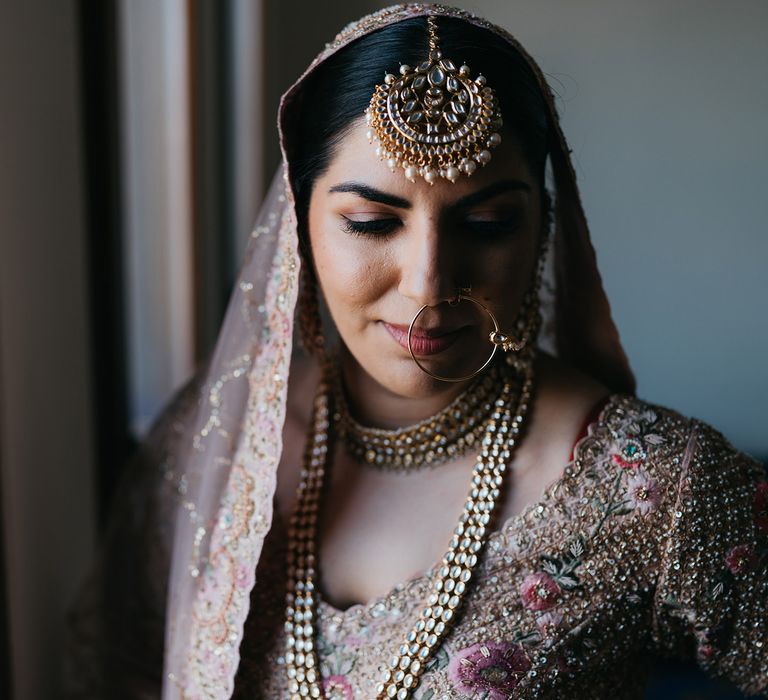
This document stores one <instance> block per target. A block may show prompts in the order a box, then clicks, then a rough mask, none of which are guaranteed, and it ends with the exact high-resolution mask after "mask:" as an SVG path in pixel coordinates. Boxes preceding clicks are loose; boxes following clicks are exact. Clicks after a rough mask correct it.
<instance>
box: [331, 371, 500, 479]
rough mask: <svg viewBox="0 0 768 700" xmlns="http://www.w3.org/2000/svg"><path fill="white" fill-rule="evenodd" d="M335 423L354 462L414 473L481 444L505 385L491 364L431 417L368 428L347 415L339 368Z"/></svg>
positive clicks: (335, 393) (335, 395) (335, 397)
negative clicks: (402, 424)
mask: <svg viewBox="0 0 768 700" xmlns="http://www.w3.org/2000/svg"><path fill="white" fill-rule="evenodd" d="M332 381H333V389H334V391H333V400H334V409H335V413H334V416H333V418H334V425H335V427H336V430H337V435H338V436H339V439H341V440H342V441H343V443H344V446H345V447H346V449H347V452H349V454H350V455H352V456H353V457H354V458H355V459H356V460H357V461H358V462H361V463H363V464H369V465H371V466H374V467H376V468H379V469H387V470H395V471H412V470H415V469H419V468H420V467H435V466H437V465H439V464H443V463H444V462H447V461H448V460H449V459H456V458H457V457H461V456H462V455H464V454H465V453H466V452H468V451H469V450H471V449H472V448H473V447H476V446H477V445H479V444H480V440H481V439H482V437H483V433H484V432H485V426H486V423H487V421H488V418H489V417H490V415H491V413H493V409H494V403H495V401H496V399H498V398H499V394H500V392H501V389H502V386H503V383H502V381H501V369H500V368H499V367H498V365H496V364H495V365H491V367H490V368H489V369H488V371H487V372H485V373H484V374H483V375H481V376H479V377H478V378H477V379H475V380H474V381H473V382H472V383H471V384H470V386H469V387H467V389H465V390H464V391H463V392H462V393H461V394H460V395H459V396H458V397H456V398H455V399H454V400H453V401H452V402H451V403H450V404H449V405H448V406H446V407H445V408H443V409H442V410H441V411H439V412H438V413H436V414H435V415H434V416H430V417H429V418H427V419H425V420H423V421H420V422H419V423H416V424H415V425H410V426H408V427H405V428H397V429H394V430H387V429H383V428H369V427H367V426H364V425H361V424H360V423H358V422H357V421H356V420H355V419H354V418H353V417H352V415H351V413H350V411H349V406H348V405H347V399H346V396H345V395H344V387H343V385H342V381H341V372H340V370H339V365H338V363H336V364H335V365H334V371H333V377H332Z"/></svg>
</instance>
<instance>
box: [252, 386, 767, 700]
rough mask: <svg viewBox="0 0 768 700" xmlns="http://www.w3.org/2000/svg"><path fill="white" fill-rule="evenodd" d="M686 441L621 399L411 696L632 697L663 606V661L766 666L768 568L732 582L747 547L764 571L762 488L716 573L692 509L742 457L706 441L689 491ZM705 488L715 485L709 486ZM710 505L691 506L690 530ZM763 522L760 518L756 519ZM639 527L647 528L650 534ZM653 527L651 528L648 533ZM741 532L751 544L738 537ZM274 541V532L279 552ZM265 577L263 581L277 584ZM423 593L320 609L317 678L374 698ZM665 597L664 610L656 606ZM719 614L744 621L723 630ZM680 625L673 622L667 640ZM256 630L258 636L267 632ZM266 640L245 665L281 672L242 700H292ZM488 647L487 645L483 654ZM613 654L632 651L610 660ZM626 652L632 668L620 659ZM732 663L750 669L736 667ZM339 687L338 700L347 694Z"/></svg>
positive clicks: (504, 543) (492, 565) (493, 548)
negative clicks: (639, 659)
mask: <svg viewBox="0 0 768 700" xmlns="http://www.w3.org/2000/svg"><path fill="white" fill-rule="evenodd" d="M700 429H701V428H697V427H693V430H700ZM691 431H692V424H691V423H690V421H687V420H685V419H683V418H681V417H679V416H677V415H676V414H672V413H670V412H666V411H662V410H659V411H658V412H657V411H655V410H650V409H649V408H648V407H647V405H645V404H643V403H642V402H639V401H637V400H636V399H633V398H624V397H615V398H612V400H611V402H610V403H609V404H608V406H607V407H606V409H605V410H604V412H603V413H602V414H601V418H600V420H599V422H598V423H595V424H593V425H592V426H590V429H589V434H588V435H587V437H586V438H584V440H583V441H582V442H580V443H579V445H578V446H577V449H576V450H575V451H574V462H572V463H571V464H570V465H569V466H568V467H567V468H566V470H565V474H564V476H563V478H562V479H561V480H560V482H559V483H557V484H556V486H555V488H552V489H550V490H549V491H548V492H547V494H545V497H544V498H543V499H542V500H540V501H539V502H538V503H535V504H533V505H532V506H531V507H529V508H528V509H527V510H526V511H524V513H522V514H521V515H520V516H518V517H516V518H515V519H514V520H512V521H509V522H508V523H507V524H505V525H504V526H503V527H502V528H501V529H500V530H498V531H497V532H495V533H493V534H492V536H491V539H490V540H489V547H488V550H487V551H486V552H485V554H484V561H483V563H482V564H481V568H480V570H479V572H478V576H477V578H476V579H475V580H473V586H474V587H475V588H474V592H473V595H472V596H470V598H469V599H468V602H467V607H466V609H464V610H463V612H462V616H461V618H460V620H459V622H458V623H457V624H456V627H455V628H454V629H453V630H452V632H451V635H450V637H449V639H448V640H447V642H446V644H445V645H444V648H441V649H439V650H438V652H437V653H436V655H435V657H434V658H433V659H432V660H431V661H430V662H429V664H428V672H427V673H425V674H424V676H423V677H422V681H421V683H420V684H419V686H418V687H417V688H415V689H414V690H413V698H414V700H443V699H444V698H446V699H447V698H456V700H458V698H460V697H461V698H472V699H473V700H498V699H501V698H505V699H507V698H512V697H539V698H545V697H566V693H565V692H564V691H565V685H561V684H567V686H568V689H569V691H570V690H573V693H571V696H572V697H582V696H585V697H586V696H589V697H603V696H605V697H608V696H609V693H608V692H603V691H607V689H608V688H611V689H613V690H615V689H616V688H618V687H620V685H621V684H622V683H627V684H628V685H627V687H629V685H632V684H634V678H635V677H636V676H637V674H636V671H637V669H635V668H633V666H632V661H631V659H633V658H634V657H633V652H634V650H640V648H641V646H642V645H644V644H645V641H643V640H646V639H647V635H646V634H645V631H646V630H647V627H645V626H646V625H647V623H648V614H649V611H650V609H651V606H654V608H653V609H655V610H658V606H659V605H664V603H662V600H664V601H665V602H666V607H667V608H668V609H666V610H665V611H664V614H663V615H661V614H660V615H659V616H658V618H657V619H658V621H659V625H660V628H659V629H660V633H661V634H663V637H661V638H660V640H659V641H657V642H656V643H658V644H660V645H667V644H668V645H669V647H670V648H671V647H672V646H673V645H674V646H675V647H677V645H678V644H682V643H685V645H686V648H690V641H691V640H692V641H693V642H694V644H695V646H694V648H693V649H695V651H696V654H697V656H698V658H699V660H700V661H701V662H702V665H704V664H705V665H706V666H708V667H713V666H715V665H716V667H717V668H718V669H719V668H720V667H721V666H722V665H723V664H724V663H727V664H733V666H732V668H734V667H735V664H736V663H737V661H736V656H735V655H734V654H733V653H732V650H738V651H739V653H740V655H741V659H744V658H750V659H752V660H753V661H752V663H755V664H759V663H762V662H761V659H762V656H761V654H762V653H763V652H761V651H758V650H757V647H755V645H754V641H750V640H754V639H755V638H756V635H757V634H758V632H757V630H758V629H760V628H759V626H755V623H756V622H757V621H761V620H762V619H763V618H762V617H760V616H759V615H760V611H758V604H757V603H754V602H750V601H751V598H750V597H749V595H747V589H746V588H744V587H743V586H745V584H746V585H749V586H754V588H750V589H749V590H750V591H751V590H754V591H756V592H758V593H761V592H762V591H764V590H765V588H764V584H763V579H762V578H761V577H760V576H758V575H757V572H758V566H759V564H757V563H752V564H749V566H747V567H746V568H744V569H743V570H742V572H741V573H740V574H738V575H736V574H734V573H733V572H732V571H731V569H730V568H729V567H728V563H729V562H728V561H727V560H728V558H729V555H730V554H731V552H733V558H732V559H731V561H730V563H731V565H735V566H739V563H738V562H737V560H736V558H737V557H738V556H739V555H743V554H745V552H744V550H740V549H737V548H738V547H740V546H741V545H742V544H748V545H750V546H752V547H753V549H754V552H755V561H759V559H760V553H761V552H762V551H763V545H762V543H763V542H764V541H766V542H768V538H766V537H765V536H760V537H758V538H757V541H756V542H755V541H753V539H752V536H751V535H752V532H753V530H754V529H755V526H753V524H752V523H753V515H752V511H751V508H752V503H753V500H756V499H757V498H763V496H756V495H755V489H754V487H753V488H752V489H750V490H746V491H743V490H742V491H741V492H739V493H740V494H741V495H742V497H743V498H744V499H745V500H744V501H743V506H742V508H741V509H740V511H739V518H738V519H737V518H735V517H734V518H730V519H729V520H728V523H729V524H731V523H732V524H733V527H732V528H730V529H723V530H717V531H715V533H716V534H717V533H721V534H722V536H724V537H725V536H726V535H728V536H729V537H730V539H724V540H721V542H725V543H728V544H726V545H724V546H723V547H722V550H717V551H721V554H720V555H719V557H717V558H716V559H714V560H713V558H712V556H711V555H712V552H713V549H712V548H711V547H707V546H706V544H707V541H708V538H709V536H710V533H711V532H712V531H711V530H708V529H707V528H701V529H699V530H698V531H697V532H698V533H699V535H700V536H701V538H703V539H702V540H701V542H702V544H703V545H704V547H703V549H701V548H700V547H699V540H692V539H691V532H692V530H691V528H690V523H691V522H692V521H691V517H692V513H691V511H690V510H689V508H691V507H692V506H693V505H696V503H695V502H694V501H693V498H696V499H711V500H707V501H706V502H707V508H706V511H705V512H706V513H708V514H710V513H716V511H717V509H716V507H713V504H714V503H715V501H716V499H717V497H718V496H719V491H718V492H717V495H714V496H713V495H711V494H712V486H713V485H715V484H717V485H722V486H723V487H725V488H730V487H731V486H733V487H735V486H736V484H735V483H734V484H731V482H730V481H729V480H728V478H727V477H728V476H729V475H730V474H733V473H734V472H733V471H732V470H730V469H725V468H723V469H720V468H717V469H711V468H710V467H711V466H717V465H723V463H724V460H725V459H728V458H729V457H728V455H735V453H732V452H727V451H726V452H721V451H720V450H719V449H718V446H717V444H716V443H715V444H712V443H711V442H704V440H706V439H709V440H711V439H712V438H707V437H706V436H705V437H704V438H703V439H702V441H701V442H700V443H699V444H701V445H705V446H706V449H702V448H697V450H694V451H693V452H692V453H690V454H691V460H692V461H691V467H690V469H691V476H690V477H687V476H686V475H685V472H682V473H681V468H682V466H683V463H684V456H685V455H686V454H687V453H686V445H689V444H693V443H692V442H691V436H692V432H691ZM661 436H663V438H662V437H661ZM628 440H637V441H639V442H640V443H641V445H642V448H643V455H644V458H643V459H642V461H638V463H637V464H636V466H634V467H631V468H623V467H621V466H619V465H617V464H616V462H615V461H614V460H613V459H612V455H614V454H618V453H620V452H621V448H622V447H623V446H625V445H626V444H627V441H628ZM657 447H658V449H657ZM746 464H749V463H748V462H747V463H740V466H745V465H746ZM744 473H748V472H744ZM721 475H722V476H721ZM702 479H711V480H712V482H711V485H710V483H706V481H702ZM721 479H722V481H721ZM736 481H738V478H737V479H736ZM756 481H757V480H756ZM686 484H690V485H692V486H694V487H695V488H696V489H697V490H696V491H694V492H693V494H691V492H690V491H688V490H685V488H683V489H682V490H681V489H680V488H679V487H680V485H683V486H685V485H686ZM643 488H644V489H645V494H643V493H642V489H643ZM761 493H762V490H761ZM643 495H645V498H643ZM767 495H768V494H767ZM704 502H705V501H704V500H699V501H698V505H696V508H697V510H696V511H695V512H694V513H693V515H695V514H696V513H697V512H698V509H700V508H701V505H702V504H703V503H704ZM678 504H679V510H678V507H677V506H678ZM678 512H679V515H678V514H677V513H678ZM758 512H759V508H758V509H757V510H756V511H755V514H756V515H757V513H758ZM644 515H647V517H648V518H649V520H645V521H644V520H643V517H644ZM650 518H653V519H654V522H653V524H652V525H651V522H650ZM655 520H658V522H655ZM670 521H672V523H673V525H676V526H677V527H678V528H679V530H678V531H677V532H676V533H675V535H674V537H673V539H672V540H671V541H670V544H674V543H676V542H679V548H678V549H673V550H670V551H668V552H665V551H664V550H663V549H662V547H661V546H659V532H661V531H662V529H663V528H666V527H668V526H669V523H670ZM715 522H716V523H717V522H719V521H715ZM744 524H747V525H748V526H749V528H750V529H749V531H744V530H743V529H740V528H742V526H743V525H744ZM281 534H282V533H281V531H278V532H276V533H275V537H276V538H277V539H276V540H274V541H279V539H280V536H281ZM598 535H600V536H598ZM693 544H696V546H695V548H692V546H693ZM662 546H663V545H662ZM676 546H677V545H676ZM733 550H735V551H733ZM766 551H768V548H766ZM699 552H703V553H704V554H702V555H700V554H699ZM691 556H695V557H703V558H699V561H701V562H702V568H701V574H700V575H698V576H697V577H695V579H688V578H686V577H687V576H688V572H689V571H690V568H691V566H692V564H691V563H690V562H691V560H690V559H689V557H691ZM278 561H279V560H278ZM713 561H714V562H715V564H716V566H715V567H714V570H713V568H712V563H713ZM765 563H766V564H768V559H766V561H765ZM265 565H266V562H265ZM659 565H661V566H666V569H665V571H666V573H665V578H663V579H661V583H662V587H661V588H660V589H655V588H654V583H656V582H655V581H654V580H653V579H652V578H651V577H650V574H653V573H657V572H659V568H658V566H659ZM718 565H719V568H720V571H718V570H717V569H718ZM260 576H261V577H262V580H266V579H267V578H269V576H270V570H269V568H265V569H264V571H263V573H260ZM428 587H429V579H428V577H426V576H425V577H420V578H418V579H414V580H413V581H411V582H409V583H408V584H407V585H404V586H403V587H402V588H396V589H394V590H393V591H392V592H391V593H390V594H388V595H387V597H386V598H382V599H380V600H379V601H377V602H375V603H372V604H370V605H369V606H355V607H354V608H353V609H352V610H350V611H345V612H343V613H342V612H340V611H334V610H333V609H332V608H330V607H327V606H326V607H325V608H324V609H323V610H324V612H323V615H322V619H321V620H320V627H319V629H320V632H321V634H322V635H323V636H324V637H325V639H326V640H328V642H329V643H328V645H327V647H324V648H323V654H322V655H321V659H320V661H321V663H323V664H324V666H323V678H325V679H329V678H331V677H333V676H340V677H343V679H344V680H345V681H346V682H347V683H348V684H349V685H350V686H351V688H352V693H353V696H354V697H361V698H364V697H370V696H371V691H370V690H369V689H372V688H373V687H374V684H375V683H376V682H377V679H378V677H379V673H380V671H379V669H380V666H381V665H382V664H385V663H386V662H387V652H388V649H389V648H390V646H391V645H390V640H392V639H393V638H399V637H400V635H401V633H402V627H403V625H404V624H406V623H407V621H408V620H410V619H412V616H413V615H415V614H417V612H418V609H419V606H420V605H421V604H422V601H423V600H424V598H425V596H426V595H427V594H428V590H429V588H428ZM728 587H734V588H736V589H737V590H739V589H740V592H739V595H737V596H727V595H726V594H725V591H726V589H727V588H728ZM537 589H538V590H537ZM258 590H259V589H258V587H257V592H258ZM657 590H658V592H659V593H661V594H662V596H663V597H661V598H659V597H656V596H655V591H657ZM266 593H267V590H265V591H264V593H263V594H264V595H266ZM281 593H282V592H281V591H277V592H274V595H275V598H274V599H267V598H260V601H261V602H260V603H257V604H255V611H254V618H255V619H257V620H258V614H259V610H267V609H271V607H272V606H274V605H278V606H279V605H280V604H281ZM537 594H538V595H537ZM270 595H271V594H270ZM273 600H274V601H276V602H273ZM735 605H744V606H746V605H751V606H752V607H750V608H746V607H745V608H744V609H745V610H746V611H747V615H748V617H746V618H745V617H744V613H743V612H739V610H737V609H736V608H735V607H734V606H735ZM710 611H711V612H710ZM721 611H733V612H734V613H735V614H734V615H733V617H732V618H730V617H729V616H728V615H725V616H723V615H721V614H720V612H721ZM712 613H716V614H712ZM740 616H741V617H740ZM673 618H676V620H677V622H676V624H672V625H670V621H671V620H672V619H673ZM728 619H732V620H733V622H732V623H730V624H731V627H730V628H729V627H728V626H727V625H725V624H720V623H721V622H723V621H727V620H728ZM281 622H282V621H280V623H278V624H281ZM256 625H257V629H258V628H259V627H261V628H263V625H264V622H263V621H257V622H256ZM737 625H738V628H737V627H736V626H737ZM746 625H748V627H747V626H746ZM737 629H738V633H737ZM273 630H277V635H274V634H273V632H272V631H273ZM262 634H263V636H264V640H265V641H264V642H263V644H264V646H263V647H262V649H264V651H262V650H261V649H256V648H254V652H253V653H252V658H254V659H264V658H266V659H268V660H269V661H271V663H273V664H275V665H274V666H272V667H271V668H275V669H276V670H275V672H274V673H272V672H271V671H270V673H269V676H268V677H267V678H264V677H263V675H262V676H261V677H260V678H259V679H258V680H257V681H256V682H255V683H254V685H253V688H252V689H251V692H250V693H248V692H246V689H245V686H244V687H243V691H242V693H240V694H238V695H237V700H246V699H247V698H251V697H283V696H285V695H286V694H287V679H286V678H285V676H284V675H283V673H282V672H283V671H284V666H281V665H280V662H279V655H280V653H281V651H282V648H283V647H282V643H283V639H282V637H281V631H280V629H279V628H278V627H275V628H272V627H269V628H267V629H263V632H262ZM257 636H258V632H257ZM275 637H277V638H275ZM481 640H488V641H486V642H485V643H479V642H481ZM320 643H321V645H322V644H323V642H322V641H321V642H320ZM639 645H640V646H639ZM254 647H255V645H254ZM482 647H484V648H485V653H483V651H482V650H481V648H482ZM642 649H643V651H645V650H646V649H645V647H642ZM617 650H623V651H621V653H620V654H619V655H618V656H617V655H616V652H617ZM624 651H626V652H628V653H627V654H626V655H622V654H623V652H624ZM692 651H693V650H692ZM446 652H447V653H446ZM750 655H751V656H750ZM353 657H354V658H353ZM607 659H610V660H611V662H610V663H609V664H608V666H606V665H605V664H604V662H605V661H606V660H607ZM276 660H277V662H276V663H275V661H276ZM624 660H629V661H628V663H624ZM353 661H354V668H352V662H353ZM614 661H615V663H613V662H614ZM738 663H739V664H742V665H743V661H738ZM755 668H756V669H757V668H758V667H757V666H755ZM762 668H763V666H760V667H759V669H762ZM258 669H259V671H261V669H262V666H261V665H259V666H258ZM262 673H263V671H262ZM753 677H754V676H753ZM630 679H632V680H630ZM336 680H338V683H339V692H341V693H342V694H341V695H340V697H342V698H344V697H345V695H344V694H343V690H344V686H343V683H342V681H341V680H340V679H336ZM637 682H638V683H641V682H642V679H641V678H639V679H638V681H637ZM572 684H573V685H572ZM755 688H756V690H762V688H761V687H757V686H755Z"/></svg>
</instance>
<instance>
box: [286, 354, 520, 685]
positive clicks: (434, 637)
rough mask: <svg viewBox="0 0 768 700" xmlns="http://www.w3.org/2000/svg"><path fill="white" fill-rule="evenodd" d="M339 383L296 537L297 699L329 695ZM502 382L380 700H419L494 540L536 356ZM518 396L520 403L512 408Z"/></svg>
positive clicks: (290, 611)
mask: <svg viewBox="0 0 768 700" xmlns="http://www.w3.org/2000/svg"><path fill="white" fill-rule="evenodd" d="M513 368H514V369H513ZM332 381H333V376H332V372H328V371H326V372H325V373H324V377H323V379H322V380H321V382H320V385H319V387H318V391H317V395H316V397H315V402H314V412H313V431H312V434H311V435H310V436H309V440H308V442H307V447H306V452H305V456H304V468H303V470H302V474H301V482H300V484H299V487H298V495H297V501H296V506H295V509H294V513H293V515H292V517H291V524H290V529H289V534H288V591H287V595H286V617H285V631H286V653H285V663H286V668H287V672H288V679H289V690H290V693H291V696H290V697H291V700H298V699H300V698H322V697H324V696H323V691H322V685H321V678H320V670H319V663H318V659H317V654H316V651H315V636H316V634H315V620H316V617H317V601H318V592H317V589H316V585H315V582H316V581H317V578H318V573H317V542H318V538H317V523H318V519H319V508H320V497H321V492H322V488H323V481H324V477H325V472H326V466H327V461H328V450H329V429H330V421H331V417H332V413H331V411H332V406H331V395H332V392H333V389H332V386H331V384H332ZM499 383H500V384H501V388H500V391H499V393H498V395H497V397H496V399H495V400H494V401H493V406H492V411H491V412H490V415H489V416H488V418H487V420H486V421H485V426H484V427H485V429H484V435H483V438H482V440H481V447H480V454H479V455H478V458H477V462H476V464H475V466H474V469H473V470H472V479H471V483H470V489H469V493H468V495H467V499H466V501H465V503H464V509H463V511H462V513H461V516H460V518H459V521H458V524H457V526H456V528H455V529H454V531H453V535H452V537H451V540H450V543H449V546H448V549H447V551H446V553H445V555H444V556H443V559H442V562H441V563H440V565H439V567H438V568H437V570H436V572H435V573H434V574H433V576H432V579H431V581H430V592H429V595H428V597H427V600H426V601H425V605H424V607H423V609H422V611H421V613H420V614H419V617H418V619H417V621H416V622H415V624H414V625H413V627H412V628H411V629H410V631H409V632H408V634H407V635H406V636H405V638H404V639H403V640H402V642H401V644H400V645H399V646H398V647H397V648H396V649H395V650H393V654H392V656H391V658H390V659H389V660H388V662H387V664H386V666H383V667H382V669H381V676H380V678H379V679H378V683H377V685H376V698H377V700H381V699H384V698H397V700H405V699H406V698H410V697H411V693H412V692H413V691H414V690H415V688H416V687H417V685H418V683H419V679H420V677H421V674H422V673H423V672H424V669H425V667H426V665H427V663H428V662H429V660H430V659H431V658H432V656H433V655H434V654H435V652H436V651H437V649H438V648H439V647H440V645H441V644H442V642H443V640H444V638H445V636H446V635H447V634H448V632H449V631H450V629H451V626H452V625H453V623H454V621H455V619H456V615H457V614H458V612H459V610H460V608H461V604H462V602H463V600H464V597H465V596H466V594H467V591H468V590H469V583H470V580H471V579H472V574H473V571H474V569H475V567H476V566H477V563H478V561H479V556H480V555H481V553H482V550H483V548H484V546H485V543H486V541H487V539H488V535H489V534H490V529H489V528H490V523H491V519H492V516H493V512H494V509H495V507H496V503H497V500H498V499H499V497H500V495H501V493H502V487H503V483H504V473H505V471H506V469H507V465H508V464H509V463H510V461H511V459H512V455H513V451H514V449H515V448H516V446H517V444H518V442H519V439H520V436H521V434H522V427H523V422H524V420H525V417H526V414H527V412H528V407H529V405H530V401H531V396H532V391H533V370H532V356H531V354H530V353H529V352H527V351H526V352H525V353H524V355H523V356H518V357H516V358H515V360H514V361H513V362H512V363H510V364H509V365H507V364H503V365H500V371H499ZM470 389H471V387H470ZM516 389H517V391H516ZM515 398H517V401H515V403H514V405H512V403H513V400H514V399H515ZM451 406H453V404H451ZM449 408H450V407H449ZM445 410H446V409H443V411H445Z"/></svg>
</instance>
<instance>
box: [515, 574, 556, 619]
mask: <svg viewBox="0 0 768 700" xmlns="http://www.w3.org/2000/svg"><path fill="white" fill-rule="evenodd" d="M559 595H560V587H559V586H558V585H557V584H556V583H555V582H554V580H553V579H552V577H551V576H548V575H547V574H545V573H542V572H539V573H535V574H529V575H528V576H526V577H525V579H524V580H523V582H522V584H521V585H520V597H521V598H522V600H523V605H525V607H526V608H529V609H530V610H548V609H549V608H551V607H552V606H553V605H555V603H557V599H558V597H559Z"/></svg>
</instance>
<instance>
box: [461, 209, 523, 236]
mask: <svg viewBox="0 0 768 700" xmlns="http://www.w3.org/2000/svg"><path fill="white" fill-rule="evenodd" d="M521 222H522V216H521V214H520V213H519V212H514V213H512V214H510V215H508V216H503V217H488V218H483V217H476V218H475V217H468V218H467V219H465V220H464V222H463V223H462V224H461V229H462V230H464V231H470V232H472V233H477V234H481V235H486V236H499V235H504V234H508V233H512V232H514V231H516V230H517V229H518V228H519V227H520V224H521Z"/></svg>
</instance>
